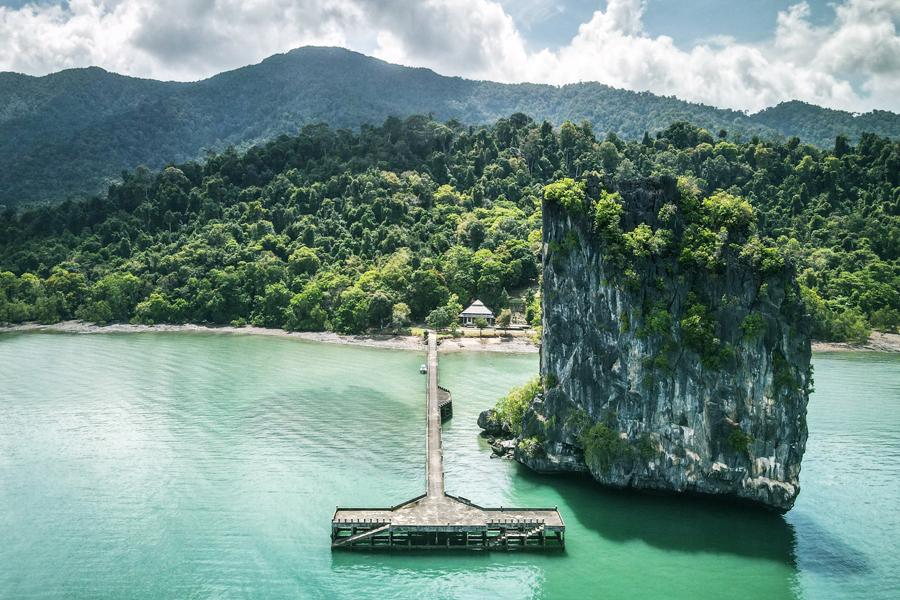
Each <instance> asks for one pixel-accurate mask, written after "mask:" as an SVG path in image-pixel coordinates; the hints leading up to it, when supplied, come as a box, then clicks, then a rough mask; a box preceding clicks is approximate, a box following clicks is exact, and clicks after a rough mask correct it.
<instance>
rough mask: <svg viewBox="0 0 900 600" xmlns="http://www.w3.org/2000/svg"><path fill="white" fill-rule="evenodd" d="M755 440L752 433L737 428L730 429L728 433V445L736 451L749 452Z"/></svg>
mask: <svg viewBox="0 0 900 600" xmlns="http://www.w3.org/2000/svg"><path fill="white" fill-rule="evenodd" d="M755 441H756V440H755V439H754V438H753V436H752V435H748V434H746V433H744V432H743V431H741V430H740V429H739V428H735V429H732V430H731V433H729V434H728V445H729V446H731V447H732V448H733V449H734V450H736V451H738V452H744V453H748V452H750V448H752V447H753V442H755Z"/></svg>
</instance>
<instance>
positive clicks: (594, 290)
mask: <svg viewBox="0 0 900 600" xmlns="http://www.w3.org/2000/svg"><path fill="white" fill-rule="evenodd" d="M579 185H581V188H580V189H581V190H582V191H583V192H584V202H583V208H580V209H578V210H573V209H572V206H571V205H568V206H564V205H563V204H562V203H560V202H554V201H553V200H550V199H546V200H545V201H544V207H543V258H544V261H543V263H544V266H543V288H542V294H543V296H542V308H543V340H542V342H543V343H542V348H541V373H542V376H543V378H544V387H545V390H546V391H545V392H544V394H543V395H541V396H538V397H537V398H535V400H534V401H532V403H531V405H530V406H529V408H528V410H527V412H526V413H525V417H524V419H523V426H522V433H521V435H520V437H519V444H518V446H517V449H516V459H517V460H519V461H520V462H522V463H524V464H526V465H528V466H530V467H531V468H533V469H535V470H537V471H541V472H563V471H579V470H582V471H584V470H587V471H589V472H590V473H591V474H592V475H593V477H594V478H595V479H596V480H597V481H599V482H601V483H602V484H605V485H608V486H612V487H617V488H624V487H633V488H638V489H652V490H665V491H673V492H686V493H697V494H710V495H717V496H723V497H730V498H734V499H740V500H745V501H749V502H752V503H758V504H762V505H765V506H767V507H770V508H773V509H776V510H779V511H787V510H789V509H790V508H791V507H792V506H793V504H794V501H795V499H796V497H797V494H798V493H799V491H800V486H799V475H800V461H801V459H802V457H803V452H804V449H805V446H806V439H807V427H806V406H807V402H808V398H809V387H810V384H811V372H810V339H809V338H810V319H809V317H808V316H807V315H806V312H805V308H804V306H803V304H802V301H801V300H800V295H799V288H798V286H797V283H796V281H795V278H794V272H793V270H792V268H791V267H790V266H789V265H785V263H784V260H783V259H782V258H781V256H780V254H778V253H777V251H776V250H774V249H772V248H767V247H765V244H763V243H762V242H760V240H759V238H758V237H757V236H756V235H755V233H754V231H755V219H756V216H755V213H748V212H747V210H752V209H750V207H749V205H746V203H744V204H741V203H740V199H734V198H732V197H727V196H725V195H721V196H719V197H716V198H713V199H712V200H706V201H704V200H702V199H700V198H699V197H697V193H696V190H695V191H694V193H693V195H692V194H691V192H690V190H688V191H687V192H686V191H685V189H684V186H682V185H679V184H677V183H676V181H675V180H673V179H670V178H662V179H654V180H643V181H639V182H632V183H624V184H622V183H620V184H619V185H618V187H617V188H615V187H614V186H613V184H612V183H609V182H606V183H604V182H603V181H602V180H601V179H600V178H599V177H598V176H596V175H595V176H588V178H587V181H586V184H579ZM575 192H576V195H577V193H578V190H577V189H576V190H575ZM548 198H549V196H548ZM600 199H602V202H601V200H600ZM610 202H613V203H616V204H618V206H619V207H620V209H619V210H620V213H619V214H620V218H619V219H618V222H616V219H613V220H612V221H610V220H609V219H606V220H604V219H605V218H604V217H603V216H602V215H601V216H600V217H597V213H598V208H597V207H598V206H600V205H601V204H603V206H601V209H602V208H604V207H605V208H609V207H612V208H613V209H615V207H614V206H613V205H612V204H610ZM604 203H605V204H604ZM599 212H602V210H600V211H599ZM610 223H611V225H610ZM710 232H712V234H710ZM650 234H652V237H648V236H650ZM648 239H649V240H650V241H649V242H647V240H648Z"/></svg>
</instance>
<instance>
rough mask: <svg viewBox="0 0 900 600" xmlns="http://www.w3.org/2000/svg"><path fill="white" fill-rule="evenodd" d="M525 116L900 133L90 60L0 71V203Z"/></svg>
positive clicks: (684, 107) (819, 117)
mask: <svg viewBox="0 0 900 600" xmlns="http://www.w3.org/2000/svg"><path fill="white" fill-rule="evenodd" d="M517 112H522V113H526V114H528V115H529V116H531V117H533V118H535V119H538V120H549V121H551V122H552V123H554V124H555V125H557V126H558V125H560V124H561V123H562V122H563V121H565V120H572V121H575V122H580V121H582V120H589V121H591V122H592V123H593V124H594V128H595V130H597V131H615V132H617V133H618V134H619V136H620V137H623V138H626V139H634V138H639V137H640V136H642V135H643V132H644V131H649V132H650V133H651V134H653V133H655V132H657V131H660V130H662V129H664V128H665V127H667V126H668V125H669V124H671V123H672V122H674V121H679V120H686V121H690V122H692V123H694V124H696V125H698V126H700V127H704V128H707V129H708V130H710V131H712V132H713V133H714V134H715V133H717V132H718V131H719V130H720V129H725V130H727V132H728V133H729V135H730V136H731V137H732V138H734V136H735V134H741V135H743V136H753V135H758V136H760V137H763V138H777V137H779V136H780V137H791V136H793V135H798V136H800V137H802V138H803V140H804V141H805V142H807V143H811V144H814V145H818V146H820V147H829V146H830V145H832V144H833V143H834V138H835V137H836V136H837V135H838V134H845V135H847V136H848V137H850V138H851V139H855V138H857V137H858V136H859V135H860V134H861V133H862V132H864V131H866V132H873V133H877V134H879V135H882V136H887V137H893V138H896V137H898V136H900V116H898V115H896V114H894V113H889V112H887V111H873V112H872V113H866V114H864V115H860V116H853V115H852V114H851V113H848V112H844V111H836V110H833V109H825V108H822V107H817V106H813V105H809V104H805V103H802V102H791V103H783V104H781V105H778V106H776V107H771V108H769V109H766V110H764V111H762V112H760V113H756V114H755V115H747V114H745V113H743V112H741V111H735V110H730V109H718V108H715V107H712V106H707V105H702V104H693V103H689V102H685V101H682V100H678V99H677V98H675V97H666V96H657V95H655V94H652V93H650V92H633V91H628V90H619V89H615V88H612V87H609V86H606V85H603V84H600V83H578V84H568V85H564V86H553V85H548V84H534V83H519V84H502V83H495V82H490V81H475V80H468V79H463V78H460V77H447V76H444V75H440V74H438V73H436V72H434V71H432V70H430V69H426V68H414V67H404V66H400V65H394V64H391V63H387V62H385V61H382V60H379V59H376V58H372V57H369V56H365V55H363V54H360V53H357V52H353V51H350V50H346V49H342V48H325V47H309V46H308V47H303V48H297V49H294V50H291V51H290V52H287V53H284V54H276V55H273V56H270V57H268V58H266V59H265V60H263V61H262V62H260V63H258V64H255V65H249V66H245V67H241V68H238V69H234V70H232V71H226V72H223V73H220V74H218V75H215V76H213V77H210V78H208V79H204V80H200V81H196V82H173V81H168V82H164V81H156V80H152V79H139V78H134V77H130V76H126V75H119V74H116V73H111V72H109V71H105V70H104V69H101V68H99V67H88V68H83V69H68V70H65V71H60V72H58V73H53V74H50V75H46V76H43V77H32V76H28V75H21V74H16V73H10V72H4V73H0V205H7V206H23V205H26V206H27V205H34V204H46V203H55V202H59V201H62V200H64V199H66V198H69V197H80V196H84V195H90V194H97V193H103V192H104V191H105V188H106V186H107V185H108V184H109V183H110V182H111V181H114V180H117V179H118V178H119V177H120V174H121V172H122V170H125V169H133V168H134V167H136V166H138V165H141V164H144V165H146V166H148V167H150V168H153V169H158V168H161V167H163V166H164V165H165V164H167V163H168V162H183V161H186V160H190V159H194V158H202V157H203V156H204V155H205V154H206V152H208V151H210V150H212V151H219V150H222V149H224V148H225V147H227V146H229V145H234V146H236V147H238V148H240V149H244V148H247V147H249V146H251V145H254V144H258V143H262V142H265V141H269V140H271V139H274V138H275V137H277V136H278V135H281V134H288V135H290V134H296V133H298V132H299V131H300V130H301V129H302V127H303V126H305V125H309V124H316V123H320V122H326V123H328V124H329V125H330V126H331V127H333V128H358V127H359V126H360V125H362V124H365V123H381V122H383V121H384V119H385V118H387V117H388V116H398V117H401V118H403V117H406V116H409V115H411V114H431V115H433V117H434V118H435V119H437V120H439V121H447V120H450V119H454V118H455V119H457V120H458V121H460V122H462V123H465V124H484V123H489V122H494V121H496V120H498V119H500V118H504V117H508V116H510V115H511V114H513V113H517Z"/></svg>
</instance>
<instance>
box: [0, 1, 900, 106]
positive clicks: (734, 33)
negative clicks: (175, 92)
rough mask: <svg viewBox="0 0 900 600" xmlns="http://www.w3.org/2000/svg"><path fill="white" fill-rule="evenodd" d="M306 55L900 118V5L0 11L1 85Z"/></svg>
mask: <svg viewBox="0 0 900 600" xmlns="http://www.w3.org/2000/svg"><path fill="white" fill-rule="evenodd" d="M305 45H317V46H340V47H345V48H349V49H352V50H356V51H358V52H362V53H364V54H367V55H370V56H375V57H378V58H381V59H383V60H386V61H389V62H393V63H398V64H403V65H409V66H416V67H428V68H430V69H433V70H435V71H437V72H438V73H441V74H443V75H458V76H461V77H467V78H470V79H488V80H492V81H501V82H508V83H514V82H523V81H530V82H536V83H550V84H555V85H561V84H566V83H576V82H579V81H599V82H601V83H605V84H607V85H611V86H614V87H618V88H625V89H630V90H635V91H645V90H647V91H651V92H653V93H655V94H662V95H666V96H677V97H678V98H681V99H683V100H689V101H692V102H702V103H704V104H710V105H713V106H718V107H722V108H734V109H738V110H745V111H748V112H751V113H752V112H756V111H759V110H762V109H763V108H766V107H768V106H774V105H775V104H778V103H779V102H783V101H787V100H795V99H796V100H803V101H806V102H811V103H814V104H819V105H822V106H827V107H830V108H838V109H843V110H850V111H854V112H866V111H869V110H872V109H883V110H891V111H894V112H900V0H832V1H827V0H801V1H796V0H606V1H603V0H69V1H68V2H48V1H45V0H33V1H32V2H26V1H23V0H0V71H15V72H19V73H26V74H29V75H45V74H48V73H52V72H56V71H60V70H62V69H67V68H73V67H86V66H99V67H102V68H104V69H107V70H109V71H113V72H116V73H122V74H124V75H131V76H135V77H145V78H153V79H163V80H178V81H195V80H199V79H204V78H207V77H210V76H212V75H215V74H216V73H219V72H222V71H226V70H230V69H235V68H238V67H241V66H245V65H248V64H253V63H257V62H259V61H261V60H263V59H264V58H266V57H268V56H271V55H272V54H276V53H280V52H287V51H288V50H291V49H293V48H297V47H300V46H305Z"/></svg>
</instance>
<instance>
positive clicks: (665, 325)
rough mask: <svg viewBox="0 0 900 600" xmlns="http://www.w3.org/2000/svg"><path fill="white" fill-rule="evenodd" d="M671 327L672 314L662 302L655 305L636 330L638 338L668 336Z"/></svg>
mask: <svg viewBox="0 0 900 600" xmlns="http://www.w3.org/2000/svg"><path fill="white" fill-rule="evenodd" d="M671 326H672V313H670V312H669V311H668V310H667V309H666V305H665V303H664V302H659V303H657V304H656V305H655V306H654V307H653V308H652V309H651V310H650V312H649V313H647V314H646V315H645V316H644V324H643V326H642V327H641V328H640V329H638V331H637V335H638V336H640V337H653V336H668V335H669V329H670V328H671Z"/></svg>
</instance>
